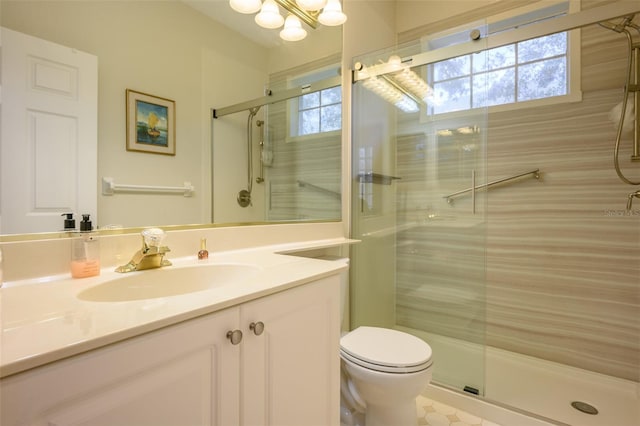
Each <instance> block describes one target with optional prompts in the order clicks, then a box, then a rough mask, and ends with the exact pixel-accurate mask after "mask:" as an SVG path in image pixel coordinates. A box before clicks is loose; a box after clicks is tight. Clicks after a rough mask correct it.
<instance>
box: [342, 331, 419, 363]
mask: <svg viewBox="0 0 640 426" xmlns="http://www.w3.org/2000/svg"><path fill="white" fill-rule="evenodd" d="M340 349H341V353H342V355H343V357H345V358H347V359H349V360H350V361H352V362H355V363H356V364H359V365H361V366H363V367H366V368H370V369H373V370H377V371H387V372H403V373H409V372H415V371H420V370H424V369H425V368H427V367H429V365H431V347H430V346H429V345H428V344H427V343H425V342H424V341H423V340H421V339H419V338H417V337H415V336H412V335H411V334H408V333H404V332H401V331H397V330H391V329H388V328H378V327H358V328H356V329H355V330H353V331H352V332H350V333H348V334H347V335H345V336H343V337H342V338H341V339H340ZM396 370H398V371H396Z"/></svg>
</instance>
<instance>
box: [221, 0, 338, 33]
mask: <svg viewBox="0 0 640 426" xmlns="http://www.w3.org/2000/svg"><path fill="white" fill-rule="evenodd" d="M229 4H230V5H231V8H232V9H233V10H235V11H237V12H240V13H246V14H250V13H256V12H258V11H259V12H260V13H258V14H257V15H256V16H255V21H256V23H257V24H258V25H260V26H261V27H264V28H272V29H273V28H279V27H280V26H282V23H283V22H284V26H285V28H284V29H283V30H282V31H280V37H281V38H282V39H284V40H288V41H297V40H302V39H303V38H305V37H306V35H307V31H306V30H305V29H304V28H302V23H303V22H304V23H305V24H306V25H308V26H309V27H311V28H313V29H315V28H317V27H318V24H319V23H320V24H323V25H327V26H337V25H341V24H343V23H344V22H345V21H346V20H347V15H345V14H344V13H343V12H342V6H341V5H340V0H264V2H262V1H261V0H229ZM279 8H282V9H284V10H285V11H286V12H287V13H288V14H289V16H287V19H286V20H285V19H283V18H282V15H281V14H280V9H279ZM290 17H291V18H290ZM287 22H289V23H288V24H287Z"/></svg>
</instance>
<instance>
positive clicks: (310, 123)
mask: <svg viewBox="0 0 640 426" xmlns="http://www.w3.org/2000/svg"><path fill="white" fill-rule="evenodd" d="M338 71H339V65H333V66H329V67H326V68H324V69H321V70H316V71H313V72H311V73H307V74H304V75H299V76H297V77H296V78H293V79H291V80H290V81H289V87H305V86H307V85H310V84H312V83H314V82H319V81H323V80H325V79H328V78H333V77H334V76H337V75H339V73H338ZM288 108H289V114H288V115H289V135H288V136H289V138H290V139H291V138H294V139H295V138H301V137H313V136H314V135H316V136H319V135H325V134H330V133H329V132H336V131H340V130H341V129H342V87H341V86H335V87H329V88H326V89H323V90H320V91H317V92H312V93H306V94H303V95H301V96H298V97H296V98H293V99H291V100H290V101H289V106H288Z"/></svg>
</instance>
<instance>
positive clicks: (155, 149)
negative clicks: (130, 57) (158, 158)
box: [127, 89, 176, 155]
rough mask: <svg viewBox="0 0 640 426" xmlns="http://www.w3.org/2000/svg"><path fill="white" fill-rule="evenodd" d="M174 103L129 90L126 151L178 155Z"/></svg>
mask: <svg viewBox="0 0 640 426" xmlns="http://www.w3.org/2000/svg"><path fill="white" fill-rule="evenodd" d="M174 123H175V102H174V101H172V100H170V99H165V98H159V97H157V96H153V95H149V94H146V93H141V92H135V91H133V90H129V89H127V151H142V152H151V153H154V154H166V155H175V152H176V151H175V124H174Z"/></svg>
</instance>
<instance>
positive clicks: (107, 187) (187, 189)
mask: <svg viewBox="0 0 640 426" xmlns="http://www.w3.org/2000/svg"><path fill="white" fill-rule="evenodd" d="M194 190H195V189H194V187H193V185H191V182H185V183H184V185H183V186H156V185H129V184H124V183H115V182H114V181H113V178H111V177H103V178H102V195H113V194H114V193H115V192H147V193H149V192H152V193H181V194H182V195H184V196H185V197H191V195H192V194H193V191H194Z"/></svg>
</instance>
